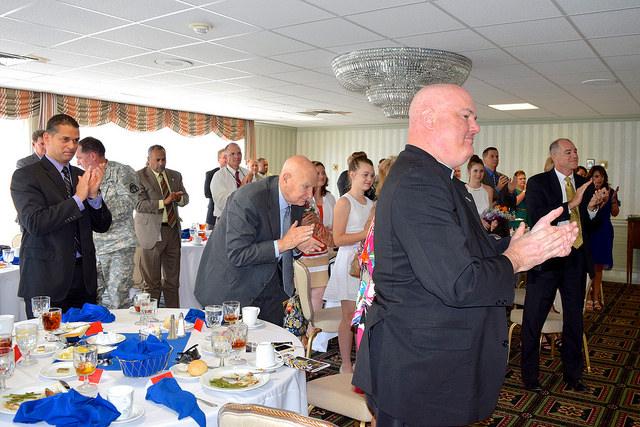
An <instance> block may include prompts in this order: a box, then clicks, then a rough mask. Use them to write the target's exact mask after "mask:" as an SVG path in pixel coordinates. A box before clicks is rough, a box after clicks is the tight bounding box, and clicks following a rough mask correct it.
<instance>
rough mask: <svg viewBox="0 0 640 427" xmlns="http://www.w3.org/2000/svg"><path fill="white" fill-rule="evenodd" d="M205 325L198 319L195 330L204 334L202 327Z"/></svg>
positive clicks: (194, 325)
mask: <svg viewBox="0 0 640 427" xmlns="http://www.w3.org/2000/svg"><path fill="white" fill-rule="evenodd" d="M203 325H204V322H203V321H202V319H196V323H194V324H193V329H195V330H197V331H199V332H202V326H203Z"/></svg>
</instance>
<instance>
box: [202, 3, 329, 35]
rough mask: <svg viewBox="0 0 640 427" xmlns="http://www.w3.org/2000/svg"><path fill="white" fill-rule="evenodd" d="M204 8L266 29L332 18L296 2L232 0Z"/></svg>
mask: <svg viewBox="0 0 640 427" xmlns="http://www.w3.org/2000/svg"><path fill="white" fill-rule="evenodd" d="M204 8H205V9H208V10H210V11H212V12H216V13H219V14H221V15H225V16H228V17H231V18H235V19H237V20H240V21H244V22H248V23H250V24H253V25H256V26H258V27H261V28H266V29H271V28H276V27H282V26H285V25H293V24H301V23H303V22H310V21H318V20H321V19H328V18H332V17H333V15H332V14H330V13H328V12H325V11H324V10H322V9H319V8H317V7H315V6H312V5H310V4H306V3H303V2H301V1H298V0H269V1H264V0H232V1H224V2H219V3H215V4H212V5H210V6H205V7H204ZM283 11H286V13H283Z"/></svg>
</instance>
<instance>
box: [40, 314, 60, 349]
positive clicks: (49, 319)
mask: <svg viewBox="0 0 640 427" xmlns="http://www.w3.org/2000/svg"><path fill="white" fill-rule="evenodd" d="M61 321H62V309H61V308H58V307H53V308H50V309H49V310H48V311H45V312H44V313H42V324H43V326H44V330H45V331H47V332H48V333H49V334H48V335H47V341H55V340H56V337H55V336H54V335H53V334H52V333H51V332H53V331H55V330H57V329H59V328H60V322H61Z"/></svg>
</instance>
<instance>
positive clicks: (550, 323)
mask: <svg viewBox="0 0 640 427" xmlns="http://www.w3.org/2000/svg"><path fill="white" fill-rule="evenodd" d="M590 288H591V280H590V279H589V276H587V279H586V281H585V297H584V301H583V302H582V313H583V314H584V310H585V306H586V304H587V298H588V295H589V289H590ZM523 304H524V302H523ZM523 313H524V309H522V308H514V309H513V310H511V315H510V317H509V320H510V321H511V325H510V326H509V345H508V349H507V361H508V360H509V354H510V353H511V337H512V335H513V330H514V329H515V328H516V326H522V317H523ZM561 333H562V298H561V297H560V291H556V297H555V299H554V301H553V306H552V307H551V310H550V311H549V314H548V315H547V318H546V320H545V321H544V324H543V325H542V334H541V336H540V344H541V345H542V335H558V334H561ZM550 342H551V357H555V339H553V338H552V339H550ZM582 346H583V351H584V358H585V362H586V365H587V372H588V373H591V359H590V358H589V345H588V343H587V335H586V334H585V333H584V332H583V333H582Z"/></svg>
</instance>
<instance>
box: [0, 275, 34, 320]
mask: <svg viewBox="0 0 640 427" xmlns="http://www.w3.org/2000/svg"><path fill="white" fill-rule="evenodd" d="M19 283H20V267H18V266H17V265H10V266H7V267H4V268H2V269H0V314H13V316H14V317H15V321H16V322H17V321H19V320H26V319H27V315H26V312H25V309H24V300H23V299H22V298H20V297H18V284H19Z"/></svg>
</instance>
